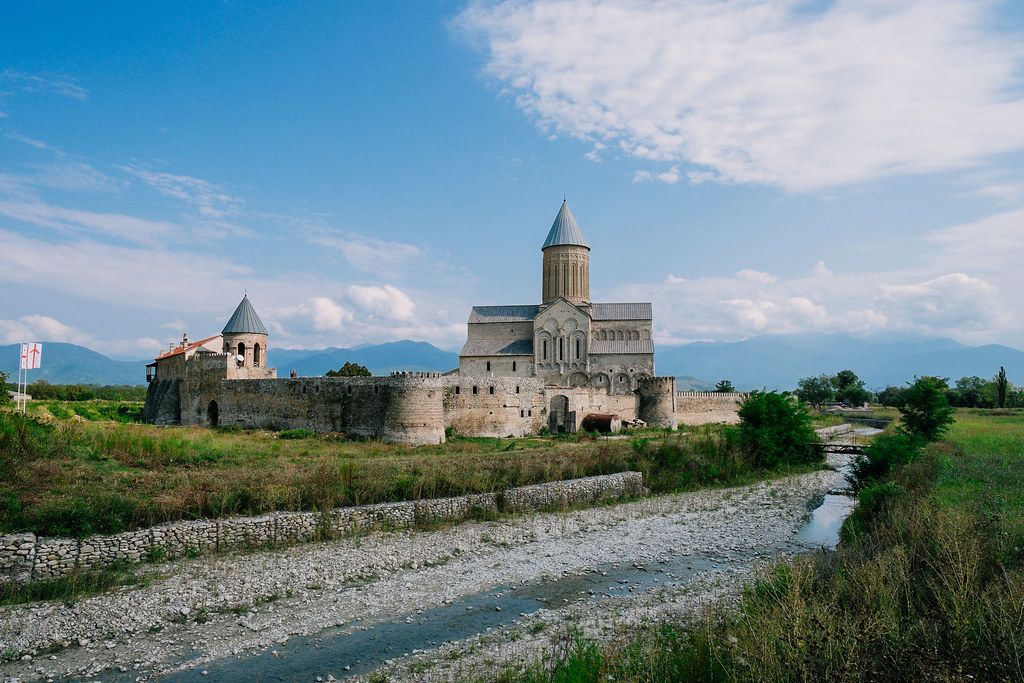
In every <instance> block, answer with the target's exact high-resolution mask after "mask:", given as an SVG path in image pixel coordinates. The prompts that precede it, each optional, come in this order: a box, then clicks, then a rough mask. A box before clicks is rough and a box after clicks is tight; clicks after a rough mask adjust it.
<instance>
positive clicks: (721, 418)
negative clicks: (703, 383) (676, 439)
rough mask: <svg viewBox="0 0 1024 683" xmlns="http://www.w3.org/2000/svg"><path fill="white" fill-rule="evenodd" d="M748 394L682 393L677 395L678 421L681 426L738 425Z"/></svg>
mask: <svg viewBox="0 0 1024 683" xmlns="http://www.w3.org/2000/svg"><path fill="white" fill-rule="evenodd" d="M744 398H746V394H739V393H734V394H722V393H717V392H714V391H680V392H678V393H677V394H676V420H677V421H678V422H679V424H685V425H702V424H713V423H726V424H736V423H737V422H739V421H740V418H739V415H738V414H737V412H736V411H737V410H739V406H740V403H741V402H742V401H743V399H744Z"/></svg>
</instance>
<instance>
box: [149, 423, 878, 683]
mask: <svg viewBox="0 0 1024 683" xmlns="http://www.w3.org/2000/svg"><path fill="white" fill-rule="evenodd" d="M880 431H881V430H879V429H873V428H867V427H861V428H858V429H856V430H854V434H855V435H856V436H872V435H874V434H877V433H879V432H880ZM839 471H840V472H842V473H843V474H844V477H843V479H842V481H841V482H840V483H839V484H838V485H837V486H836V487H834V488H833V489H832V490H831V491H829V492H828V493H827V494H826V495H825V496H824V498H823V500H821V502H820V503H819V504H818V505H817V506H816V507H815V508H814V509H813V510H812V511H811V514H810V516H809V518H808V519H807V521H806V522H805V523H804V525H803V526H802V527H801V528H800V530H799V532H798V533H797V535H796V536H795V538H794V539H793V540H792V541H787V542H783V543H777V544H775V545H773V546H768V547H761V548H752V549H746V550H738V551H730V552H728V553H717V554H714V555H712V554H706V555H705V554H694V555H677V556H672V557H666V558H663V559H662V560H660V561H659V562H657V563H652V564H647V565H641V564H632V565H629V564H625V565H624V564H623V563H618V564H613V565H606V566H601V567H598V568H597V569H595V570H593V571H591V572H589V573H587V574H583V575H573V576H568V577H563V578H559V579H553V580H539V581H534V582H529V583H526V584H523V585H516V586H504V587H498V588H495V589H492V590H488V591H482V592H480V593H476V594H474V595H469V596H466V597H464V598H462V599H460V600H457V601H454V602H453V603H451V604H448V605H443V606H440V607H436V608H434V609H430V610H425V611H423V612H422V614H416V615H409V617H406V618H403V619H401V620H396V621H390V622H382V623H377V624H374V625H372V626H367V627H365V628H360V627H358V626H357V630H354V631H353V630H351V625H349V626H346V627H345V628H344V629H342V628H338V629H333V630H330V629H329V630H327V631H323V632H320V633H318V634H316V635H312V636H299V637H293V638H291V639H289V640H288V642H287V644H284V645H275V646H274V647H272V648H268V649H267V651H265V652H262V653H260V654H256V655H250V656H248V657H243V658H242V659H237V658H234V657H226V658H223V659H220V660H216V661H213V662H208V663H206V664H203V665H200V666H196V667H194V668H192V669H189V670H186V671H180V672H177V673H174V674H171V675H168V676H164V677H162V678H161V680H164V681H175V682H178V683H183V682H193V681H194V682H198V681H237V680H246V681H293V680H315V679H316V677H317V676H321V677H323V678H324V679H326V678H327V677H328V676H329V675H332V676H334V677H335V678H338V679H344V678H346V677H348V676H355V675H359V674H366V673H369V672H371V671H373V670H374V669H377V668H379V667H381V666H384V665H385V664H388V663H390V661H391V660H395V659H399V658H401V657H403V656H406V655H409V654H413V653H416V652H420V651H429V650H432V649H434V648H436V647H439V646H440V645H443V644H444V643H448V642H452V641H457V640H462V639H464V638H468V637H470V636H473V635H475V634H477V633H482V632H485V631H488V630H491V629H494V628H497V627H502V626H509V625H511V624H512V623H514V622H515V621H516V620H518V619H519V618H520V617H521V616H522V615H525V614H529V613H532V612H536V611H537V610H540V609H545V608H547V609H554V608H559V607H562V606H565V605H566V604H568V603H570V602H575V601H578V600H597V599H601V598H605V597H613V596H623V595H628V594H631V593H640V592H644V591H649V590H653V589H655V588H658V587H663V586H673V585H680V584H685V583H687V582H688V581H690V580H691V579H692V578H693V577H695V576H696V575H697V574H698V573H701V572H706V571H722V570H725V569H728V568H730V567H733V566H736V565H737V564H747V563H751V562H754V561H755V560H756V559H758V558H763V557H771V556H773V555H775V554H778V553H781V552H786V553H800V552H807V551H810V550H814V549H818V548H822V547H824V548H835V547H836V545H837V544H838V543H839V531H840V529H841V528H842V525H843V521H844V520H845V519H846V517H847V516H848V515H849V514H850V513H851V512H852V511H853V508H854V506H855V505H856V502H857V501H856V498H855V497H854V496H853V495H852V490H851V487H850V480H849V464H845V465H843V466H841V467H839ZM181 663H182V664H186V663H187V660H184V661H182V662H181Z"/></svg>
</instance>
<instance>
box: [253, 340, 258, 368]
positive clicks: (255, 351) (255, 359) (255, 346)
mask: <svg viewBox="0 0 1024 683" xmlns="http://www.w3.org/2000/svg"><path fill="white" fill-rule="evenodd" d="M252 366H253V367H254V368H258V367H259V366H260V345H259V344H253V347H252Z"/></svg>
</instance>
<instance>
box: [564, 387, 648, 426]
mask: <svg viewBox="0 0 1024 683" xmlns="http://www.w3.org/2000/svg"><path fill="white" fill-rule="evenodd" d="M559 395H561V396H567V397H568V398H569V410H570V411H576V424H577V425H579V424H580V423H581V422H583V418H584V417H586V416H587V415H589V414H590V413H598V414H602V415H618V416H619V417H621V418H622V419H623V420H632V419H633V418H635V417H636V415H637V401H636V394H634V393H633V392H630V393H628V394H609V393H608V391H607V390H606V389H602V388H598V387H569V388H568V389H560V388H557V387H548V388H547V399H548V403H549V405H550V402H551V398H552V397H554V396H559Z"/></svg>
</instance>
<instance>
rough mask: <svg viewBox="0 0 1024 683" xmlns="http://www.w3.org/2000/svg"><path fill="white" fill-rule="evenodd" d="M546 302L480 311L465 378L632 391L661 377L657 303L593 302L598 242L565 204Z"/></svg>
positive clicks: (463, 365)
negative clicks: (593, 252) (593, 245)
mask: <svg viewBox="0 0 1024 683" xmlns="http://www.w3.org/2000/svg"><path fill="white" fill-rule="evenodd" d="M541 252H542V253H543V269H542V273H543V274H542V278H541V279H542V282H541V303H540V304H529V305H511V306H474V307H473V309H472V311H471V312H470V314H469V322H468V325H467V327H468V331H467V339H466V344H465V345H464V346H463V347H462V352H461V353H460V354H459V375H460V376H462V377H476V378H489V377H536V378H538V379H540V380H541V381H542V382H543V383H544V384H545V385H547V386H562V387H584V386H586V387H593V388H595V389H604V390H606V391H609V392H610V393H627V392H632V391H634V390H635V389H636V387H637V383H638V382H639V381H640V380H641V379H644V378H648V377H653V376H654V340H653V339H652V326H651V318H652V313H651V304H650V303H597V302H593V301H591V300H590V245H589V244H588V243H587V240H586V238H585V237H584V236H583V230H582V229H581V228H580V225H579V223H578V222H577V221H576V217H575V216H573V215H572V211H571V210H570V209H569V204H568V202H566V201H563V202H562V206H561V208H560V209H559V210H558V215H557V216H555V222H554V223H553V224H552V225H551V230H550V231H548V236H547V239H545V240H544V244H543V246H542V247H541Z"/></svg>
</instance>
